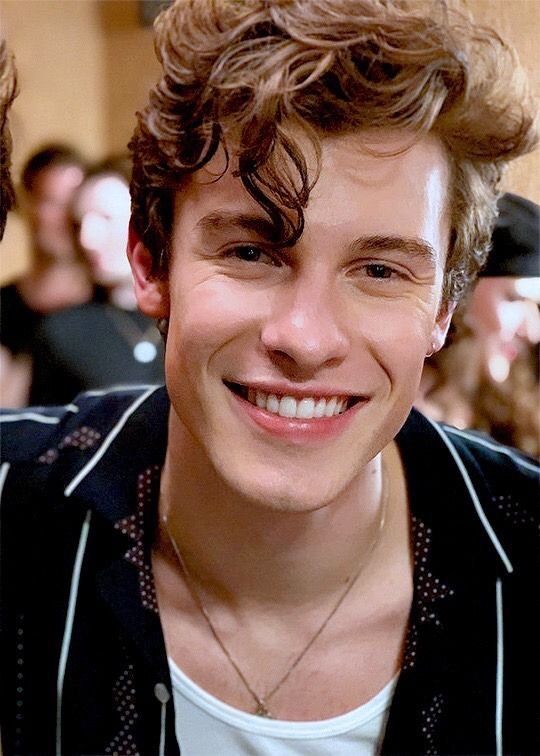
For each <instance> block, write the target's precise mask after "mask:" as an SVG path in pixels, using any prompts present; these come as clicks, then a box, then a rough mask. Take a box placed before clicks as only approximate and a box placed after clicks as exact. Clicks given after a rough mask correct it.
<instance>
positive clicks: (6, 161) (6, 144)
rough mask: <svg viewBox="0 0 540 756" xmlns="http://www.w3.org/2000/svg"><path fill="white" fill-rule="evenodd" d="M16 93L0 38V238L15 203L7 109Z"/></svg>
mask: <svg viewBox="0 0 540 756" xmlns="http://www.w3.org/2000/svg"><path fill="white" fill-rule="evenodd" d="M16 94H17V76H16V72H15V64H14V62H13V56H12V54H11V53H10V52H9V50H8V49H7V45H6V43H5V40H3V39H0V239H1V238H2V236H3V235H4V228H5V225H6V216H7V214H8V211H9V210H11V208H12V207H13V205H14V204H15V191H14V189H13V183H12V181H11V173H10V168H11V134H10V131H9V125H8V111H9V107H10V105H11V103H12V102H13V100H14V99H15V96H16Z"/></svg>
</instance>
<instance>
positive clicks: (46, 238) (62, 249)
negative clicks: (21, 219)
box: [26, 165, 84, 261]
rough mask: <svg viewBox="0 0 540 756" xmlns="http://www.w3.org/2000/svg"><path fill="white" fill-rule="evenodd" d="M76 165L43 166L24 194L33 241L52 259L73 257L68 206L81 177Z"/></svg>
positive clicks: (41, 251) (81, 173)
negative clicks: (25, 194)
mask: <svg viewBox="0 0 540 756" xmlns="http://www.w3.org/2000/svg"><path fill="white" fill-rule="evenodd" d="M83 176H84V173H83V170H82V168H80V167H79V166H78V165H57V166H53V167H50V168H45V169H43V170H42V171H40V173H38V174H37V176H36V177H35V179H34V187H33V190H32V193H31V194H28V195H27V197H26V213H27V217H28V221H29V224H30V228H31V231H32V234H33V237H34V239H35V243H36V245H37V247H38V250H39V252H40V253H41V254H43V255H45V256H47V257H50V258H51V259H52V260H58V261H64V260H69V259H71V258H73V256H74V252H73V241H72V237H71V228H70V224H69V206H70V203H71V200H72V197H73V194H74V192H75V190H76V189H77V187H78V186H79V184H80V183H81V181H82V179H83Z"/></svg>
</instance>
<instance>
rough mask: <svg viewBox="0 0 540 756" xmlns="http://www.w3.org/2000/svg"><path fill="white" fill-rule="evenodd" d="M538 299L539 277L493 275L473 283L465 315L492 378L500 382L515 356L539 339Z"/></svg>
mask: <svg viewBox="0 0 540 756" xmlns="http://www.w3.org/2000/svg"><path fill="white" fill-rule="evenodd" d="M539 302H540V278H514V277H511V276H495V277H493V278H492V277H486V278H481V279H479V281H478V283H477V284H476V286H475V288H474V290H473V293H472V295H471V297H470V300H469V303H468V306H467V311H466V319H467V323H468V325H469V326H470V327H471V328H472V330H473V331H474V333H475V335H476V337H477V340H478V345H479V348H480V350H481V356H482V359H483V361H484V365H485V368H486V370H487V372H488V374H489V375H490V376H491V378H492V379H493V380H494V381H497V382H504V381H505V380H506V379H507V378H508V375H509V373H510V367H511V364H512V362H513V361H514V360H515V359H516V357H518V355H519V354H520V353H521V352H522V351H523V350H524V349H527V348H528V347H529V346H530V345H532V344H538V342H540V313H539V310H538V303H539Z"/></svg>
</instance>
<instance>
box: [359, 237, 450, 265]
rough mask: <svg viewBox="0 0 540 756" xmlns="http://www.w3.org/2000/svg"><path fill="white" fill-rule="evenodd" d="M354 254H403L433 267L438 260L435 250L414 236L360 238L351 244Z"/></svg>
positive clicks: (423, 240)
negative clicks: (393, 252) (425, 261)
mask: <svg viewBox="0 0 540 756" xmlns="http://www.w3.org/2000/svg"><path fill="white" fill-rule="evenodd" d="M351 248H352V249H353V250H354V252H355V253H362V254H363V253H366V252H388V251H389V250H395V251H396V252H404V253H406V254H407V256H408V257H415V258H419V259H422V260H427V261H428V262H430V263H432V264H433V265H435V264H436V263H437V260H438V255H437V252H436V250H435V249H434V248H433V247H432V246H431V244H430V243H429V242H427V241H426V240H425V239H421V238H419V237H416V236H385V235H379V234H376V235H374V236H360V237H359V238H358V239H355V241H354V242H353V243H352V245H351Z"/></svg>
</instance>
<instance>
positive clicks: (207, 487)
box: [158, 444, 393, 608]
mask: <svg viewBox="0 0 540 756" xmlns="http://www.w3.org/2000/svg"><path fill="white" fill-rule="evenodd" d="M185 446H186V448H182V449H181V450H179V449H178V448H172V447H171V446H169V451H168V456H167V459H166V462H165V466H164V469H163V474H162V486H161V498H160V518H161V519H162V526H161V528H160V535H159V544H158V547H159V548H160V549H161V550H162V552H163V553H164V554H165V555H166V557H167V558H168V559H169V560H170V562H171V564H174V565H175V567H176V568H177V569H180V566H179V564H178V560H177V557H176V554H175V552H174V548H173V546H172V544H171V541H170V538H173V539H174V542H175V543H176V545H177V547H178V550H179V551H180V553H181V555H182V559H183V561H184V562H185V564H186V566H187V568H188V571H189V573H190V574H191V575H192V576H194V577H196V579H197V581H198V582H200V583H202V584H203V586H204V589H205V592H207V593H212V594H214V595H215V596H216V597H219V599H220V600H221V601H223V602H226V603H228V604H230V605H234V606H237V607H241V606H244V607H246V608H247V607H248V606H250V605H254V604H259V605H262V604H279V605H281V606H283V605H284V604H285V605H286V604H290V605H296V606H298V605H306V606H307V605H310V604H312V603H317V602H320V600H321V597H322V596H323V595H324V594H325V593H326V594H328V595H335V594H336V592H337V591H339V590H341V589H342V588H343V586H344V585H345V583H346V582H347V581H348V580H351V579H354V577H355V576H356V574H357V573H358V572H359V571H361V575H360V579H361V580H369V575H370V573H373V574H374V571H376V570H375V568H376V565H377V563H381V560H382V559H384V554H385V553H386V552H387V550H388V548H389V545H388V543H389V540H388V527H389V525H390V522H391V521H392V519H393V518H392V517H391V512H390V510H391V507H392V504H391V501H392V498H393V497H392V496H391V495H389V494H390V493H391V492H390V491H389V490H388V487H390V488H391V484H390V482H389V481H390V479H391V477H392V474H391V473H383V469H384V467H385V466H386V464H387V463H386V462H384V463H383V460H382V455H378V456H377V457H375V458H374V459H373V460H372V461H371V462H370V463H369V464H368V465H367V466H366V467H365V468H364V470H362V471H361V472H360V473H359V474H358V475H357V477H356V478H355V479H354V480H353V481H352V482H351V484H350V485H349V486H348V487H347V489H346V490H344V491H342V492H341V493H340V495H339V497H338V498H336V499H335V500H333V501H331V502H328V503H326V504H325V505H324V506H322V507H320V508H319V509H317V510H316V511H310V512H302V513H298V512H283V511H276V510H272V509H270V508H267V507H265V506H264V503H262V502H251V501H247V500H243V499H242V498H241V497H239V496H238V493H237V492H233V491H231V490H230V489H228V487H227V486H226V485H225V484H224V482H223V481H222V480H220V479H218V478H217V476H216V475H215V473H213V472H212V471H211V470H209V469H207V468H206V469H205V468H204V463H202V462H201V460H200V458H199V457H198V455H197V454H196V453H194V452H193V450H192V449H191V448H190V445H189V444H186V445H185ZM190 451H191V452H192V453H191V454H190ZM385 456H387V455H385ZM176 460H182V464H181V465H178V464H176ZM391 466H392V464H390V467H391ZM385 479H386V482H383V481H385ZM385 489H386V490H385ZM180 492H181V493H180ZM385 498H386V506H385ZM385 508H386V509H387V512H386V523H385V526H384V529H382V532H380V531H381V521H382V519H383V516H384V515H385V511H384V510H385ZM163 518H166V519H167V527H164V526H163Z"/></svg>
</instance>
